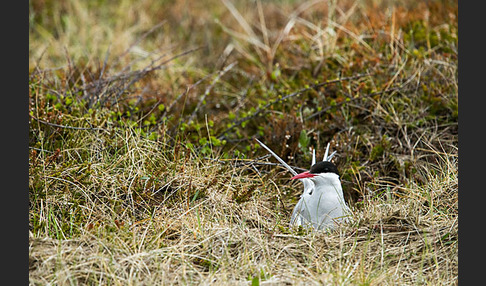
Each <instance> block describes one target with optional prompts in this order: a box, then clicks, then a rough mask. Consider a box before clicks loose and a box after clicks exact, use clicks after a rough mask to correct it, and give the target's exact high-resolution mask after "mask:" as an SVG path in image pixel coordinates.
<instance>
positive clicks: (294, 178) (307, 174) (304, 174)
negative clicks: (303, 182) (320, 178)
mask: <svg viewBox="0 0 486 286" xmlns="http://www.w3.org/2000/svg"><path fill="white" fill-rule="evenodd" d="M315 176H317V175H316V174H311V173H310V172H309V171H307V172H304V173H300V174H298V175H296V176H293V177H292V178H290V179H291V180H297V179H304V178H312V177H315Z"/></svg>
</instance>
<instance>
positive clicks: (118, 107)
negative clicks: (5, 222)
mask: <svg viewBox="0 0 486 286" xmlns="http://www.w3.org/2000/svg"><path fill="white" fill-rule="evenodd" d="M88 2H89V1H88ZM189 2H191V1H189ZM267 2H268V3H267ZM29 3H30V33H29V36H30V43H29V45H30V56H29V59H30V78H29V86H30V96H29V100H30V102H29V103H30V116H31V121H30V130H29V132H30V142H29V147H30V150H29V151H30V156H29V197H30V211H29V227H30V237H29V241H30V247H29V269H30V272H29V280H30V283H31V284H32V285H46V284H55V285H71V284H76V285H78V284H90V285H91V284H99V285H118V284H120V285H127V284H128V285H160V284H162V285H173V284H176V285H177V284H183V285H187V284H202V285H207V284H211V285H234V284H242V285H248V284H251V285H260V284H262V285H263V284H271V285H285V284H290V285H294V284H295V285H301V284H303V285H322V284H325V285H327V284H332V285H336V284H337V285H417V284H420V285H421V284H434V285H456V284H457V283H458V280H457V278H458V276H457V275H458V267H457V266H458V259H457V253H458V250H457V248H458V202H457V200H458V194H457V192H458V187H457V178H458V164H457V162H458V150H457V85H458V81H457V2H454V1H428V2H426V3H425V2H424V3H422V2H420V3H418V2H415V1H406V2H403V3H401V5H397V4H396V3H394V2H392V1H364V0H363V1H329V2H325V1H304V2H301V3H293V1H283V2H282V3H280V2H273V1H257V2H256V4H254V5H253V4H251V3H249V2H248V3H241V2H239V1H238V2H234V1H226V0H223V1H208V3H211V4H213V5H209V4H208V3H201V2H199V1H195V3H191V5H192V6H191V9H188V8H187V7H189V6H190V5H188V3H186V1H172V2H171V3H162V2H160V3H159V2H157V1H148V0H147V1H128V0H127V1H121V2H120V3H119V4H118V5H112V4H109V3H105V2H103V1H101V2H98V1H97V2H89V4H88V3H85V2H82V1H76V0H73V1H35V2H29ZM252 3H253V2H252ZM250 4H251V5H250ZM120 19H123V20H120ZM330 80H334V81H330ZM313 84H317V85H318V86H319V87H316V86H312V85H313ZM252 137H259V138H261V139H262V141H264V142H265V143H266V144H267V145H269V146H270V147H271V148H272V149H273V150H275V151H276V153H277V154H278V155H279V156H281V157H282V158H284V159H285V160H286V161H288V162H289V164H290V165H294V166H299V167H301V168H307V167H308V164H309V162H310V157H309V148H310V147H314V146H315V147H317V150H318V151H319V150H321V149H322V148H323V146H325V143H327V142H329V141H330V142H331V143H332V149H333V150H337V151H338V156H337V157H336V158H335V159H334V161H335V163H336V164H337V166H338V168H339V169H340V171H341V173H342V181H343V187H344V193H345V198H346V200H347V201H348V203H349V205H350V206H351V208H352V210H353V214H354V217H353V220H352V222H351V223H350V224H349V225H345V226H343V227H342V228H340V229H338V230H337V231H334V232H329V233H325V232H307V231H304V230H302V229H300V230H298V229H289V228H288V224H289V219H290V213H291V210H292V208H293V206H294V205H295V203H296V202H297V199H298V196H299V195H300V192H301V188H302V186H301V185H300V183H299V182H294V181H289V180H288V179H289V174H288V173H286V172H285V171H284V169H283V168H281V167H280V166H276V165H272V164H271V163H273V161H272V160H271V159H270V158H269V157H268V156H265V155H266V152H265V150H261V149H260V148H258V144H254V142H253V140H252V139H251V138H252ZM318 156H322V154H318Z"/></svg>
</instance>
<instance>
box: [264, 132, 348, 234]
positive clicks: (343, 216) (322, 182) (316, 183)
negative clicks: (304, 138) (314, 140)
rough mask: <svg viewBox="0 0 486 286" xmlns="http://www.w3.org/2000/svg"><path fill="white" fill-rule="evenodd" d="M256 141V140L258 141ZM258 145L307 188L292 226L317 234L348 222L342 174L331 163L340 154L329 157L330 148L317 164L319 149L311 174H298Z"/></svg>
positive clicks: (296, 209)
mask: <svg viewBox="0 0 486 286" xmlns="http://www.w3.org/2000/svg"><path fill="white" fill-rule="evenodd" d="M255 139H256V138H255ZM256 141H257V142H258V143H259V144H260V145H261V146H262V147H263V148H265V149H266V150H267V151H268V152H270V154H272V155H273V156H274V157H275V158H276V159H277V160H278V161H279V162H280V163H281V164H282V165H283V166H284V167H285V168H287V170H289V171H290V173H292V175H293V177H292V178H291V180H300V181H301V182H302V183H303V184H304V192H303V193H302V195H301V196H300V200H299V202H298V203H297V204H296V205H295V207H294V210H293V212H292V216H291V218H290V226H291V227H292V226H302V227H304V228H306V229H310V228H314V229H315V230H322V229H328V230H332V229H334V228H336V226H337V225H339V224H340V223H344V222H347V221H348V218H349V216H350V215H351V210H350V209H349V207H348V205H347V204H346V202H345V200H344V196H343V189H342V186H341V181H340V180H339V172H338V169H337V167H336V165H334V164H333V163H332V162H331V161H330V160H331V159H332V157H333V156H334V155H335V154H336V151H334V152H333V153H332V154H331V155H329V156H328V154H329V143H328V144H327V148H326V152H325V153H324V159H323V160H322V161H321V162H317V163H316V152H315V149H314V150H313V152H312V164H311V168H310V170H309V171H306V172H303V173H300V174H297V172H295V170H294V169H292V167H290V166H289V165H288V164H287V163H285V161H284V160H282V159H281V158H280V157H279V156H277V154H275V153H274V152H273V151H272V150H271V149H270V148H269V147H267V146H266V145H265V144H263V143H262V142H260V141H259V140H258V139H256Z"/></svg>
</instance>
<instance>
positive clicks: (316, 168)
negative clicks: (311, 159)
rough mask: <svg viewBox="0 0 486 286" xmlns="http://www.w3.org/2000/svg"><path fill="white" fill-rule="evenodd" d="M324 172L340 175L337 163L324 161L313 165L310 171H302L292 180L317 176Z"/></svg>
mask: <svg viewBox="0 0 486 286" xmlns="http://www.w3.org/2000/svg"><path fill="white" fill-rule="evenodd" d="M323 173H334V174H336V175H338V176H339V172H338V169H337V167H336V165H334V164H333V163H331V162H329V161H322V162H317V163H316V164H314V165H312V167H311V168H310V170H309V171H307V172H304V173H300V174H298V175H296V176H294V177H292V178H291V180H295V179H304V178H312V177H315V176H317V175H319V174H323Z"/></svg>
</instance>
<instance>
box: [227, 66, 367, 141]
mask: <svg viewBox="0 0 486 286" xmlns="http://www.w3.org/2000/svg"><path fill="white" fill-rule="evenodd" d="M366 76H369V74H359V75H354V76H350V77H343V78H339V79H335V80H329V81H325V82H321V83H317V84H314V85H311V86H309V87H305V88H303V89H300V90H298V91H296V92H294V93H291V94H288V95H286V96H283V97H279V98H277V99H275V100H274V101H272V102H269V103H267V104H266V105H265V106H263V107H258V108H257V109H256V110H255V112H254V113H253V114H251V115H248V116H246V117H244V118H241V119H239V120H237V121H236V122H234V123H233V124H232V125H231V126H230V127H228V128H226V130H224V131H223V132H222V133H221V135H219V136H218V139H224V138H225V135H226V134H227V133H228V132H230V131H231V130H233V129H234V128H235V127H237V126H240V125H241V124H242V123H243V122H245V121H247V120H249V119H251V118H254V117H256V116H258V115H259V114H260V113H261V112H262V111H264V110H266V109H268V108H269V107H270V106H272V105H274V104H277V103H279V102H281V101H284V100H287V99H289V98H292V97H294V96H297V95H300V94H302V93H304V92H306V91H309V90H311V89H316V88H319V87H323V86H326V85H329V84H333V83H337V82H341V81H344V80H351V79H357V78H362V77H366Z"/></svg>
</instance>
